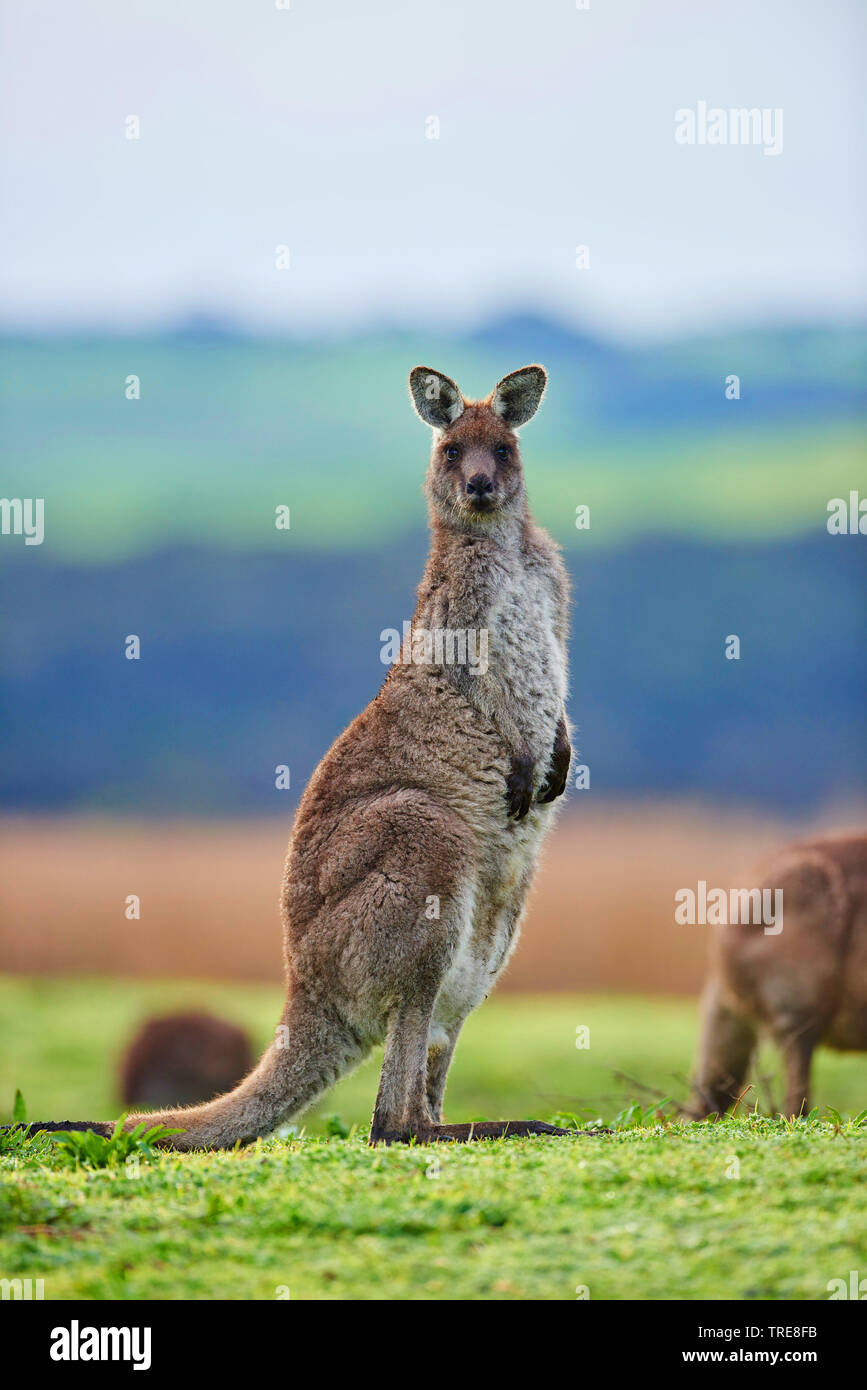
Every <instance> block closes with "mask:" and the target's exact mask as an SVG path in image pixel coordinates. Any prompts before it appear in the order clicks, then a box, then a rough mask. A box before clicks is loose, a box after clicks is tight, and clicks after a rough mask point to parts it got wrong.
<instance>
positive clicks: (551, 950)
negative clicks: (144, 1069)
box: [0, 802, 864, 994]
mask: <svg viewBox="0 0 867 1390" xmlns="http://www.w3.org/2000/svg"><path fill="white" fill-rule="evenodd" d="M860 821H861V824H863V821H864V817H863V815H862V816H861V817H860ZM858 823H859V817H858V816H857V815H853V814H851V813H850V814H848V815H837V816H836V817H833V818H831V817H826V818H823V819H822V820H821V821H816V822H814V823H812V824H810V825H806V824H802V825H799V826H793V825H784V824H782V823H780V822H774V821H771V820H769V819H767V818H762V817H759V816H758V815H756V816H750V815H743V814H741V815H735V814H721V813H719V812H718V811H714V810H712V809H709V808H707V807H702V806H700V805H683V804H663V803H643V804H642V803H635V802H632V803H628V804H623V805H614V804H610V803H609V804H602V805H600V804H598V803H597V804H596V805H594V806H593V808H592V809H591V808H589V807H588V808H587V809H583V808H582V809H578V810H575V809H572V810H570V811H569V812H567V813H564V815H563V816H562V817H561V819H560V821H559V824H558V826H557V829H556V831H555V833H554V835H553V836H552V838H551V840H550V841H549V843H548V846H547V849H546V852H545V855H544V858H543V862H542V867H541V870H540V872H539V875H538V878H537V882H536V887H535V890H534V893H533V897H532V902H531V906H530V911H529V915H528V919H527V921H526V923H525V926H524V931H523V935H522V939H521V944H520V946H519V948H518V951H517V952H516V955H515V957H514V959H513V962H512V964H511V966H510V969H509V970H508V972H507V974H506V976H505V978H504V979H503V980H502V982H501V984H500V986H499V988H500V989H501V990H502V989H505V990H512V991H523V992H538V991H559V992H564V991H569V990H581V991H587V990H628V991H632V992H637V993H658V994H692V993H694V992H695V991H696V990H697V989H698V988H699V987H700V984H701V980H702V975H703V969H704V961H705V956H706V948H707V932H708V929H707V928H706V927H701V926H694V927H684V926H677V925H676V924H675V922H674V894H675V891H676V889H678V888H681V887H693V888H695V886H696V884H697V882H698V880H699V879H704V880H706V882H707V883H708V884H709V885H711V886H718V887H726V886H729V885H730V884H733V883H734V884H736V885H737V886H749V885H750V884H751V883H752V882H755V881H757V880H756V866H757V864H760V863H761V860H762V858H763V857H764V856H765V855H767V854H768V853H769V852H772V851H773V850H775V849H776V848H777V847H778V846H779V845H780V844H782V843H784V842H785V841H787V840H790V839H792V838H795V837H798V836H800V835H803V834H813V833H816V832H817V831H819V832H821V831H824V830H830V829H835V828H841V827H843V826H846V825H848V826H852V825H857V824H858ZM287 831H288V825H287V824H286V823H285V822H283V821H282V820H253V821H249V820H248V821H228V822H226V821H214V822H201V821H199V822H184V821H178V822H155V821H150V822H135V821H126V820H117V819H113V820H111V819H98V818H83V817H75V818H61V817H51V818H48V817H45V818H7V819H5V820H3V821H0V883H2V900H0V970H3V971H6V972H11V973H20V974H28V975H32V974H48V975H62V974H65V973H87V974H94V973H95V974H103V975H130V976H139V977H145V976H146V977H154V978H156V977H159V978H166V977H171V976H177V977H196V978H199V979H204V978H213V979H241V980H271V981H274V980H279V978H280V975H281V970H282V961H281V944H280V923H279V916H278V911H277V901H278V893H279V885H280V877H281V872H282V864H283V854H284V849H285V842H286V838H287ZM130 894H136V895H137V896H138V897H139V899H140V902H141V917H140V919H139V920H128V919H127V917H126V915H125V904H126V900H127V898H128V896H129V895H130Z"/></svg>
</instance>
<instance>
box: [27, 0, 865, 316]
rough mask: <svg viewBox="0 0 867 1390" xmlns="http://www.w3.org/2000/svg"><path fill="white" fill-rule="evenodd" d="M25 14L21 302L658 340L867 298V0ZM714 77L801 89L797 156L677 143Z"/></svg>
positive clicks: (215, 3)
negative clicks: (132, 120)
mask: <svg viewBox="0 0 867 1390" xmlns="http://www.w3.org/2000/svg"><path fill="white" fill-rule="evenodd" d="M2 9H3V15H4V20H3V28H4V33H3V43H2V50H3V60H2V74H0V76H2V90H3V96H2V148H0V160H2V183H3V208H2V230H0V249H2V279H0V314H2V318H3V320H4V321H5V322H6V323H7V324H15V325H27V326H30V327H33V326H39V325H57V324H61V325H68V324H70V323H78V322H81V323H87V324H108V325H111V326H113V327H117V328H123V329H134V328H137V327H141V326H151V325H155V324H158V323H161V322H163V321H172V320H174V319H177V318H178V317H182V316H186V315H188V314H191V313H197V312H198V313H200V312H210V313H217V314H223V315H229V316H231V317H233V318H238V319H240V320H241V321H242V322H243V323H245V324H247V325H250V326H266V327H268V328H272V329H273V328H288V329H292V328H301V329H309V328H310V327H314V328H323V327H325V328H336V329H341V328H343V327H345V326H348V325H355V324H366V323H370V322H374V323H376V322H382V321H399V322H405V323H413V324H445V325H454V326H455V327H458V326H461V325H463V324H465V323H472V322H475V321H477V320H478V319H480V318H483V317H485V316H486V315H488V314H489V313H491V312H498V311H501V310H502V309H503V308H505V307H509V306H516V305H518V306H522V307H527V306H535V307H537V308H541V309H547V310H550V311H553V312H554V313H556V314H557V315H558V316H560V317H563V318H566V319H569V320H574V321H577V322H582V323H584V324H585V325H586V326H588V327H590V328H595V329H599V330H602V331H606V332H609V333H612V334H615V335H619V336H626V337H647V336H653V335H656V334H664V335H668V334H674V333H676V332H679V331H681V330H684V329H687V330H692V329H695V328H702V327H705V326H713V327H716V326H719V325H720V324H729V323H730V324H733V325H737V324H741V323H744V322H756V321H767V320H772V321H780V320H786V319H803V318H808V319H814V318H822V319H827V318H844V317H855V316H861V315H862V314H863V313H864V310H865V297H867V295H865V269H864V259H863V253H862V251H861V247H862V246H863V244H864V241H865V238H864V231H865V226H864V207H863V194H861V193H859V191H858V190H859V185H862V186H863V165H862V164H861V145H860V141H861V138H862V135H863V127H864V108H863V99H862V97H861V95H860V92H861V90H862V89H863V70H864V58H865V45H864V25H863V18H862V17H861V13H862V12H861V11H860V7H859V6H858V5H857V4H856V3H851V4H850V3H847V0H822V3H821V4H819V3H816V0H730V3H725V4H723V3H709V2H708V0H659V3H646V2H645V3H643V4H642V3H637V0H622V3H617V0H590V8H589V9H588V10H581V9H578V8H577V6H576V4H575V0H523V3H520V2H519V0H445V3H432V2H431V0H428V3H415V2H414V0H403V2H402V3H398V2H397V0H394V3H388V0H336V2H335V3H329V0H291V8H289V9H287V10H283V9H278V8H277V5H276V4H275V0H236V2H233V3H230V0H141V2H140V3H130V2H129V0H70V3H59V2H58V0H3V7H2ZM700 101H704V102H706V103H707V105H708V106H709V107H724V108H729V107H740V106H746V107H759V108H770V109H772V110H776V109H777V108H782V111H783V125H782V137H783V139H782V151H781V152H780V153H779V154H778V155H767V154H765V153H764V152H763V149H762V147H761V146H760V145H759V146H756V145H753V146H747V147H742V146H738V147H733V146H730V145H726V146H719V145H716V146H711V145H707V144H705V145H694V146H685V145H680V144H678V143H677V142H676V141H675V138H674V133H675V117H674V113H675V111H676V110H678V109H680V108H689V107H691V108H696V107H697V104H698V103H699V102H700ZM130 115H135V116H137V117H138V118H139V119H140V123H141V136H140V139H138V140H128V139H127V138H126V136H125V121H126V118H127V117H128V116H130ZM431 116H435V117H437V118H438V121H439V128H440V130H439V139H436V140H434V139H428V138H426V131H427V130H429V129H430V126H429V125H427V124H426V123H427V118H428V117H431ZM859 166H860V167H859ZM279 245H288V247H289V248H290V267H289V269H288V270H285V271H281V270H278V269H277V268H276V267H275V248H276V247H277V246H279ZM578 245H586V246H588V247H589V262H590V263H589V268H588V269H584V270H578V269H577V268H576V265H575V260H576V253H575V248H576V246H578Z"/></svg>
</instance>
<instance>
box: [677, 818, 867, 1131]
mask: <svg viewBox="0 0 867 1390" xmlns="http://www.w3.org/2000/svg"><path fill="white" fill-rule="evenodd" d="M764 886H765V887H772V888H775V889H782V892H783V900H782V901H783V919H782V920H783V930H782V931H781V932H780V933H779V935H765V933H764V930H763V927H762V925H761V924H757V925H749V926H727V927H720V928H717V933H716V937H715V940H714V956H713V966H712V973H711V976H710V979H709V981H708V984H707V987H706V989H705V993H704V999H703V1010H702V1011H703V1025H702V1039H701V1044H700V1051H699V1059H698V1066H697V1074H696V1081H695V1091H694V1095H693V1098H692V1101H691V1104H690V1111H689V1113H690V1114H691V1115H693V1116H694V1117H695V1118H700V1117H701V1116H704V1115H707V1114H711V1113H713V1112H717V1113H719V1114H724V1113H725V1111H726V1110H727V1109H728V1107H729V1106H730V1105H731V1104H732V1102H733V1101H735V1100H736V1099H737V1097H738V1095H739V1093H740V1091H741V1088H742V1086H743V1082H744V1078H745V1076H746V1073H747V1068H748V1066H749V1063H750V1058H751V1056H752V1054H753V1051H754V1048H755V1045H756V1039H757V1035H758V1030H759V1028H760V1027H766V1028H767V1029H768V1030H769V1031H770V1033H771V1035H772V1036H773V1038H774V1039H775V1041H776V1042H777V1043H778V1044H779V1046H780V1048H781V1049H782V1052H783V1058H784V1062H785V1071H786V1099H785V1113H786V1114H787V1115H799V1114H801V1113H804V1114H806V1113H807V1111H808V1110H809V1108H810V1100H809V1092H810V1064H811V1061H812V1057H813V1051H814V1049H815V1048H816V1047H817V1046H818V1044H819V1043H825V1044H826V1045H827V1046H828V1047H834V1048H837V1049H839V1050H840V1051H847V1052H848V1051H858V1050H861V1049H867V835H846V836H838V837H835V838H829V839H827V840H816V841H812V842H810V843H805V844H803V845H796V846H793V847H792V848H791V849H789V850H787V851H786V852H784V853H783V854H782V855H781V856H780V857H779V858H778V859H777V860H776V862H775V863H774V864H773V865H772V866H771V869H770V872H769V873H768V875H767V876H766V878H765V881H764Z"/></svg>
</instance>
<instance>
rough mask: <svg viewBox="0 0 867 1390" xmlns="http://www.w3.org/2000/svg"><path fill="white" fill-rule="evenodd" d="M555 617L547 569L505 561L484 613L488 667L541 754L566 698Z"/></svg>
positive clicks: (540, 755)
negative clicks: (497, 583) (489, 603)
mask: <svg viewBox="0 0 867 1390" xmlns="http://www.w3.org/2000/svg"><path fill="white" fill-rule="evenodd" d="M555 618H556V613H555V605H554V598H553V594H552V592H551V586H550V583H549V582H548V580H547V578H546V576H545V575H544V573H542V572H540V571H539V570H537V569H534V568H527V567H524V566H521V565H518V564H517V563H515V564H513V565H511V566H504V567H503V571H502V583H501V584H499V585H498V587H497V591H496V593H495V595H494V598H493V602H492V603H491V606H490V610H489V612H488V614H487V617H486V621H487V625H488V647H489V663H490V671H491V675H492V678H493V681H494V682H495V683H496V685H497V686H498V687H499V691H500V698H502V699H503V700H504V701H505V702H506V703H507V704H508V707H509V711H510V713H511V715H512V717H513V718H514V719H515V721H516V723H517V724H518V727H519V728H520V729H521V732H522V733H523V734H524V736H525V738H526V739H527V742H528V743H529V745H530V747H531V750H532V751H533V754H534V757H535V758H537V759H542V758H547V755H548V754H549V753H550V750H551V746H552V744H553V741H554V734H555V732H556V729H557V724H558V722H559V719H560V715H561V713H562V710H563V702H564V700H565V697H566V667H565V662H564V657H563V652H562V649H561V647H560V644H559V642H558V641H557V636H556V631H555Z"/></svg>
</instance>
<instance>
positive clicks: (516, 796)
mask: <svg viewBox="0 0 867 1390" xmlns="http://www.w3.org/2000/svg"><path fill="white" fill-rule="evenodd" d="M532 804H533V760H532V758H527V757H524V756H521V755H519V756H518V757H515V758H512V762H511V766H510V770H509V775H508V777H507V778H506V811H507V814H508V815H509V816H513V817H514V818H515V820H523V819H524V817H525V816H526V814H527V812H528V811H529V809H530V807H531V805H532Z"/></svg>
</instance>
